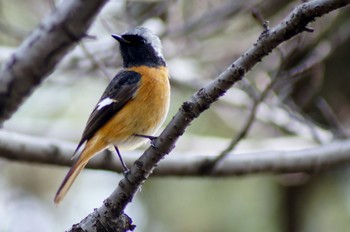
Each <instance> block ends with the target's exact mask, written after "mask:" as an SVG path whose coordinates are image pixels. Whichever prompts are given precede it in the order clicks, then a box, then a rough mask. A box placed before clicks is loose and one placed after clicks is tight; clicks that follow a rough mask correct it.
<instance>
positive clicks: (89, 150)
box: [54, 143, 105, 204]
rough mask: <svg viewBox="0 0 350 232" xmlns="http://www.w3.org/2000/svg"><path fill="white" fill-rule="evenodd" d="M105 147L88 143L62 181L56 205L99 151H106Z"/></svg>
mask: <svg viewBox="0 0 350 232" xmlns="http://www.w3.org/2000/svg"><path fill="white" fill-rule="evenodd" d="M104 147H105V146H103V144H93V145H91V143H87V144H86V146H85V148H84V150H83V151H82V152H81V154H80V155H79V157H78V158H77V160H76V161H75V162H74V164H73V166H72V167H71V169H70V170H69V172H68V173H67V175H66V176H65V178H64V179H63V181H62V184H61V185H60V187H59V188H58V190H57V193H56V196H55V199H54V202H55V203H56V204H59V203H60V202H61V201H62V199H63V198H64V196H65V195H66V193H67V192H68V190H69V188H70V187H71V186H72V184H73V182H74V181H75V179H76V178H77V176H78V175H79V173H80V172H81V171H82V170H83V169H84V167H85V166H86V164H87V163H88V162H89V160H90V159H91V158H92V157H93V156H94V155H95V154H96V153H97V152H99V151H101V150H102V149H104Z"/></svg>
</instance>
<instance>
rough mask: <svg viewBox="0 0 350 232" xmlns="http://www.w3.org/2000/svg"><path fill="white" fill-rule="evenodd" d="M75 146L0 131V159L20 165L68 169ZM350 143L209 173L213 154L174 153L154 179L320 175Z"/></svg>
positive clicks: (261, 155)
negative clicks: (204, 168) (204, 167)
mask: <svg viewBox="0 0 350 232" xmlns="http://www.w3.org/2000/svg"><path fill="white" fill-rule="evenodd" d="M75 146H76V144H73V143H67V142H63V141H59V140H51V139H47V138H36V137H32V136H26V135H22V134H17V133H13V132H8V131H4V130H2V131H0V157H2V158H5V159H8V160H12V161H19V162H29V163H39V164H49V165H59V166H66V167H70V166H71V164H72V160H71V159H70V158H71V156H70V155H71V154H73V152H74V150H75ZM103 153H104V154H102V155H98V156H96V157H94V158H93V159H92V160H91V161H90V162H89V163H88V166H87V168H91V169H102V170H108V171H114V172H119V173H121V172H122V171H123V169H122V167H121V165H120V162H119V160H118V159H117V158H116V156H115V155H114V154H113V155H112V154H111V153H110V152H108V151H105V152H103ZM349 154H350V140H347V141H342V142H335V143H332V144H328V145H323V146H318V147H314V148H307V149H302V150H298V151H264V152H255V153H245V154H235V155H231V156H226V157H225V158H224V159H222V160H220V162H219V163H218V165H216V166H215V168H214V169H213V170H212V171H211V172H210V173H201V172H199V170H200V168H201V167H202V164H203V162H205V161H206V160H215V158H216V157H215V156H213V155H202V154H193V153H191V154H183V153H181V154H177V153H173V155H172V156H169V157H167V159H164V160H162V161H161V162H160V165H159V166H158V167H157V169H155V172H154V173H153V176H158V177H165V176H209V177H216V176H235V175H249V174H255V173H277V174H280V173H289V172H312V173H313V172H319V171H323V170H327V169H329V168H335V167H338V166H341V165H344V164H347V163H350V155H349ZM138 156H139V155H138V152H130V153H128V155H126V156H124V157H123V159H124V161H125V162H126V163H127V164H128V166H131V165H132V163H133V162H134V161H135V160H136V159H137V158H138Z"/></svg>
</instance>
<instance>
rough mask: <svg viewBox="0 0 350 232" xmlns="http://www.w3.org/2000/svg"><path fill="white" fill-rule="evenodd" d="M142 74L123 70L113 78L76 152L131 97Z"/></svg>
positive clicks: (91, 116)
mask: <svg viewBox="0 0 350 232" xmlns="http://www.w3.org/2000/svg"><path fill="white" fill-rule="evenodd" d="M140 80H141V75H140V74H139V73H137V72H134V71H125V70H123V71H121V72H119V73H117V75H116V76H115V77H114V78H113V80H112V81H111V82H110V83H109V85H108V86H107V88H106V90H105V92H104V93H103V94H102V96H101V98H100V100H99V102H98V103H97V105H96V106H95V109H94V110H93V111H92V113H91V115H90V117H89V119H88V121H87V123H86V127H85V130H84V133H83V136H82V138H81V140H80V142H79V144H78V147H77V149H76V150H75V152H74V154H75V153H76V152H77V151H78V150H79V148H80V147H81V145H83V143H84V142H85V141H87V140H89V139H90V138H91V137H92V136H93V135H94V134H95V133H96V131H97V130H98V129H100V128H101V127H102V126H103V125H104V124H105V123H106V122H108V121H109V120H110V119H111V118H112V117H113V115H115V114H116V113H117V112H118V111H119V110H120V109H121V108H122V107H123V106H124V105H125V104H126V103H127V102H128V101H129V100H130V99H132V98H133V96H134V94H135V92H136V91H137V89H138V87H139V83H140Z"/></svg>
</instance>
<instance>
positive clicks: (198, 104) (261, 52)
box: [77, 0, 350, 231]
mask: <svg viewBox="0 0 350 232" xmlns="http://www.w3.org/2000/svg"><path fill="white" fill-rule="evenodd" d="M349 2H350V0H315V1H310V2H307V3H304V4H302V5H300V6H299V7H297V8H296V9H295V10H294V11H293V12H292V13H291V14H290V15H289V16H288V17H287V18H286V19H285V20H284V21H283V22H282V23H280V24H279V25H277V26H276V27H275V28H273V29H271V30H266V31H264V32H263V33H262V34H261V36H260V37H259V39H258V41H257V42H256V44H254V46H252V47H251V48H250V49H249V50H248V51H247V52H246V53H245V54H244V55H243V56H241V57H240V58H239V59H238V60H237V61H235V62H234V63H233V64H232V65H231V66H230V67H229V68H228V69H227V70H225V71H224V72H223V73H222V74H221V75H220V76H219V77H218V78H217V79H215V80H214V81H213V82H212V83H210V84H209V85H207V86H206V87H204V88H202V89H200V90H199V91H198V92H197V93H195V94H194V95H193V96H192V97H191V99H190V100H189V101H186V102H185V103H184V104H183V105H182V106H181V108H180V110H179V112H178V113H177V114H176V115H175V116H174V118H173V119H172V121H171V122H170V123H169V124H168V126H167V127H166V128H165V130H164V131H163V132H162V134H161V135H160V136H159V138H158V139H157V140H156V141H155V146H154V147H150V148H149V149H147V150H146V152H145V153H144V154H143V155H142V156H141V157H140V158H139V159H138V160H137V161H136V162H135V163H134V165H133V166H132V168H131V173H130V175H128V178H127V180H126V179H123V180H122V181H121V182H120V183H119V186H118V188H117V189H116V190H115V191H114V192H113V193H112V194H111V195H110V196H109V197H108V198H107V199H106V200H105V201H104V204H103V205H102V206H101V207H100V208H98V209H96V210H95V211H94V212H93V213H92V214H90V215H89V216H88V217H89V218H90V219H91V220H89V223H90V224H87V223H86V221H85V220H84V223H80V224H79V225H77V226H78V227H79V226H80V228H81V229H83V230H84V228H91V226H89V225H94V224H96V223H102V224H104V225H106V228H113V225H112V224H113V220H115V219H116V217H118V216H119V215H121V214H122V213H123V211H124V209H125V207H126V206H127V204H128V203H129V202H131V201H132V199H133V197H134V195H135V194H136V192H137V191H138V189H139V188H140V186H141V185H142V183H143V182H144V181H145V180H146V179H147V178H148V176H149V175H150V174H151V173H152V172H153V169H154V168H155V167H156V166H157V164H158V162H159V161H160V160H161V159H163V158H164V157H165V155H166V154H168V153H169V152H170V151H171V150H172V149H173V147H174V146H175V143H176V141H177V139H178V138H179V137H180V136H181V135H182V134H183V133H184V132H185V129H186V128H187V127H188V126H189V125H190V123H191V122H192V121H193V120H194V118H196V117H198V116H199V115H200V114H201V113H202V112H203V111H205V110H206V109H208V108H209V107H210V105H211V104H212V103H213V102H214V101H216V100H217V99H218V98H219V97H220V96H222V95H223V94H224V93H225V92H226V91H227V90H228V89H229V88H230V87H232V85H233V84H234V83H236V82H237V81H238V80H240V79H242V78H243V76H244V74H245V73H246V72H247V71H249V70H250V69H251V68H252V67H253V66H254V65H256V64H257V63H258V62H259V61H260V60H261V59H262V58H263V57H265V56H267V55H268V54H269V53H270V52H271V51H272V50H273V49H274V48H276V47H277V46H278V45H279V44H281V43H282V42H284V41H286V40H288V39H290V38H292V37H293V36H295V35H297V34H299V33H301V32H303V31H304V30H305V27H306V26H307V24H308V23H309V22H311V21H313V20H315V18H316V17H320V16H322V15H324V14H326V13H328V12H330V11H333V10H335V9H337V8H340V7H343V6H345V5H347V4H349ZM89 231H90V230H89ZM91 231H93V230H91ZM106 231H108V230H106Z"/></svg>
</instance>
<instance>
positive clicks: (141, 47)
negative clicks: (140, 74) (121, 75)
mask: <svg viewBox="0 0 350 232" xmlns="http://www.w3.org/2000/svg"><path fill="white" fill-rule="evenodd" d="M112 37H113V38H114V39H116V40H118V42H119V43H120V52H121V55H122V58H123V63H124V67H125V68H128V67H132V66H141V65H146V66H151V67H158V66H166V63H165V60H164V57H163V53H162V45H161V42H160V39H159V38H158V36H156V35H155V34H153V33H152V31H151V30H149V29H147V28H144V27H136V28H134V29H132V30H130V31H128V32H126V33H124V34H122V35H121V36H119V35H114V34H113V35H112Z"/></svg>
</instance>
